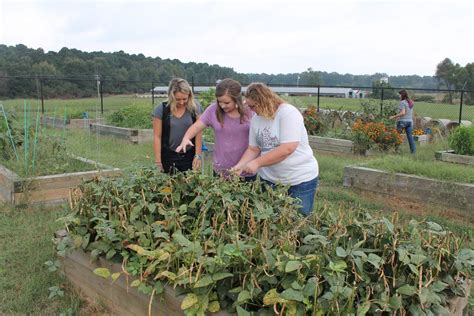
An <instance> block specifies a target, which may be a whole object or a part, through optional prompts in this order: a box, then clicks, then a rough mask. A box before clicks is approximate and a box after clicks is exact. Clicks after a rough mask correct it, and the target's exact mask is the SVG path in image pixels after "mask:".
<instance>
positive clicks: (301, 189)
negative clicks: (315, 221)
mask: <svg viewBox="0 0 474 316" xmlns="http://www.w3.org/2000/svg"><path fill="white" fill-rule="evenodd" d="M262 181H263V182H264V183H267V184H269V185H270V186H271V187H274V186H275V184H274V183H272V182H270V181H268V180H265V179H262ZM318 184H319V177H316V178H314V179H313V180H309V181H307V182H303V183H300V184H297V185H292V186H290V188H289V189H288V194H289V195H290V196H291V197H293V198H295V199H297V200H298V201H299V204H300V206H301V208H300V209H298V211H299V212H300V213H302V214H303V215H305V216H308V215H310V214H311V212H312V211H313V205H314V195H315V194H316V189H317V187H318Z"/></svg>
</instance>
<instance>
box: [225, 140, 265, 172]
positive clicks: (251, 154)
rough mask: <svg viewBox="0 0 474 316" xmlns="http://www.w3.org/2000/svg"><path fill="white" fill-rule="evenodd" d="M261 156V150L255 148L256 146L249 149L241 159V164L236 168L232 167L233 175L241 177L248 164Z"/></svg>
mask: <svg viewBox="0 0 474 316" xmlns="http://www.w3.org/2000/svg"><path fill="white" fill-rule="evenodd" d="M259 155H260V148H258V147H255V146H249V147H247V149H246V150H245V152H244V154H243V155H242V157H241V158H240V160H239V162H238V163H237V164H236V165H235V166H233V167H232V169H231V171H232V172H233V173H236V174H238V175H240V174H241V173H242V171H243V168H244V166H245V165H246V164H247V163H248V162H250V161H252V160H254V159H255V158H257V157H258V156H259Z"/></svg>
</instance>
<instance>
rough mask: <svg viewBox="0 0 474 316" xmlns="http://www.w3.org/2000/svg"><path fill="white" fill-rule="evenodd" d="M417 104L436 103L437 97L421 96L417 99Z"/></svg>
mask: <svg viewBox="0 0 474 316" xmlns="http://www.w3.org/2000/svg"><path fill="white" fill-rule="evenodd" d="M415 101H416V102H428V103H435V97H434V96H432V95H427V94H425V95H420V96H417V97H416V98H415Z"/></svg>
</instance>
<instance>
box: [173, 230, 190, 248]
mask: <svg viewBox="0 0 474 316" xmlns="http://www.w3.org/2000/svg"><path fill="white" fill-rule="evenodd" d="M173 240H174V241H175V242H176V243H178V245H180V246H181V247H192V246H193V243H192V242H191V241H189V240H188V239H187V238H186V237H184V236H183V235H182V234H181V233H178V232H176V233H174V234H173Z"/></svg>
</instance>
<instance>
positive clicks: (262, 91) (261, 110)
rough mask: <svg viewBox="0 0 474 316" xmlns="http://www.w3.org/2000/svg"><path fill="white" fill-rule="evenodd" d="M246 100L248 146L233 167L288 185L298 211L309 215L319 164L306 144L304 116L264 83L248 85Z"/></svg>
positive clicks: (306, 135)
mask: <svg viewBox="0 0 474 316" xmlns="http://www.w3.org/2000/svg"><path fill="white" fill-rule="evenodd" d="M245 102H246V104H247V105H248V106H249V108H250V109H251V110H253V111H254V112H255V113H256V115H255V116H254V117H253V118H252V121H251V123H250V132H249V147H248V148H247V150H246V151H245V153H244V155H243V156H242V158H241V159H240V161H239V162H238V163H237V164H236V165H235V166H234V167H233V169H232V170H233V171H235V172H236V173H237V174H239V173H240V172H247V173H255V172H257V171H258V175H259V176H260V178H261V179H262V180H263V181H264V182H265V183H267V184H269V185H271V186H274V185H276V184H284V185H289V186H290V187H289V189H288V193H289V194H290V195H291V196H292V197H294V198H297V199H298V200H299V202H300V205H301V208H300V210H299V211H300V212H301V213H303V214H304V215H306V216H307V215H310V213H311V212H312V210H313V203H314V195H315V193H316V188H317V186H318V182H319V166H318V162H317V160H316V158H315V157H314V155H313V150H312V149H311V147H310V146H309V142H308V133H307V131H306V128H305V126H304V121H303V116H302V115H301V113H300V111H299V110H298V109H297V108H295V107H294V106H293V105H291V104H288V103H286V102H285V101H284V100H282V99H281V98H280V97H279V96H277V95H276V94H275V93H274V92H273V91H272V90H271V89H270V88H269V87H267V86H266V85H265V84H263V83H252V84H251V85H249V86H248V87H247V91H246V93H245Z"/></svg>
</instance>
